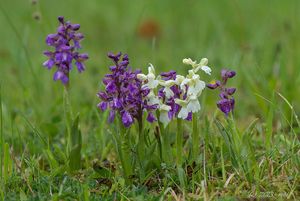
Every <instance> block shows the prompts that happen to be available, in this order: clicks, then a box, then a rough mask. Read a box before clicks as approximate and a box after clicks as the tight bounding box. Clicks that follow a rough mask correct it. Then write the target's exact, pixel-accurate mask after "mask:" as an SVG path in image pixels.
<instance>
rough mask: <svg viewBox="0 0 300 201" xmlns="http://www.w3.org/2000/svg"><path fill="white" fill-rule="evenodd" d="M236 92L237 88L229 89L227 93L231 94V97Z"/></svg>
mask: <svg viewBox="0 0 300 201" xmlns="http://www.w3.org/2000/svg"><path fill="white" fill-rule="evenodd" d="M235 91H236V88H227V89H226V92H227V93H228V94H229V95H233V94H234V93H235Z"/></svg>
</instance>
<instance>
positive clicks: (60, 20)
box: [57, 16, 64, 24]
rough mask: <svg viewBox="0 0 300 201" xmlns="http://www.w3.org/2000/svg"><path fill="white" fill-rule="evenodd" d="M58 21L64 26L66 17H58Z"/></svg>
mask: <svg viewBox="0 0 300 201" xmlns="http://www.w3.org/2000/svg"><path fill="white" fill-rule="evenodd" d="M57 19H58V21H59V22H60V23H62V24H64V17H63V16H58V18H57Z"/></svg>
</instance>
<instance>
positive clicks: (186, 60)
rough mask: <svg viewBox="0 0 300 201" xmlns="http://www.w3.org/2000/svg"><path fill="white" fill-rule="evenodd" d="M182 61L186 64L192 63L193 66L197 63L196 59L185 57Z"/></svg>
mask: <svg viewBox="0 0 300 201" xmlns="http://www.w3.org/2000/svg"><path fill="white" fill-rule="evenodd" d="M182 63H184V64H186V65H191V66H195V65H197V63H196V61H193V60H192V59H191V58H188V59H187V58H185V59H183V60H182Z"/></svg>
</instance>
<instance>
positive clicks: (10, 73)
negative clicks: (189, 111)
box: [0, 0, 300, 201]
mask: <svg viewBox="0 0 300 201" xmlns="http://www.w3.org/2000/svg"><path fill="white" fill-rule="evenodd" d="M299 10H300V1H298V0H286V1H283V0H273V1H271V0H264V1H259V0H252V1H246V0H228V1H225V0H219V1H217V0H215V1H204V0H185V1H181V0H164V1H162V0H131V1H123V0H114V1H112V0H86V1H79V0H60V1H59V0H36V1H34V0H32V1H31V0H0V24H1V31H0V38H1V39H0V95H1V96H0V105H1V106H2V107H0V108H1V109H0V125H1V127H0V137H1V138H0V147H1V150H0V154H1V158H0V159H1V160H0V161H1V166H0V168H1V170H0V173H1V174H0V186H1V188H0V199H1V200H22V201H23V200H24V201H25V200H84V201H88V200H176V201H177V200H260V199H264V200H299V199H300V175H299V174H300V172H299V170H300V142H299V140H300V136H299V134H300V120H299V119H298V116H297V115H298V114H300V104H299V103H300V95H299V94H300V88H299V87H298V86H300V26H299V25H300V12H299ZM60 15H62V16H64V17H65V18H66V19H68V20H70V21H71V22H72V23H79V24H80V25H81V28H80V32H81V33H83V34H84V36H85V38H84V40H83V41H82V46H83V47H82V50H80V52H86V53H88V54H89V57H90V58H89V60H87V61H86V62H85V65H86V70H85V71H84V72H83V73H80V74H79V73H78V72H77V70H76V69H73V70H72V71H71V72H70V97H69V100H70V105H71V108H72V111H73V113H74V114H77V113H79V125H80V130H81V135H82V143H81V152H80V154H81V165H80V168H79V170H76V171H69V170H68V167H67V164H68V163H69V161H68V156H67V155H66V154H65V150H66V144H67V142H66V140H65V136H66V133H67V131H66V130H67V129H66V121H65V112H64V111H65V108H64V107H65V104H64V88H63V85H62V84H61V83H60V81H57V82H54V81H53V73H54V70H53V69H52V70H51V71H48V70H47V69H46V68H45V67H43V65H42V64H43V62H44V61H46V59H47V58H46V57H45V56H44V55H43V51H44V50H49V49H50V48H49V47H47V45H46V43H45V39H46V36H47V35H48V34H50V33H55V31H56V28H57V26H58V21H57V16H60ZM147 26H148V27H147ZM149 27H150V28H149ZM118 51H121V52H122V53H127V54H128V55H129V58H130V66H132V67H134V68H139V69H141V70H143V71H146V70H147V67H148V64H149V63H152V64H153V65H154V66H155V67H156V71H158V72H157V73H161V72H165V71H168V70H171V69H172V70H176V71H177V72H178V73H185V72H186V71H187V70H188V69H187V67H186V66H184V65H183V64H182V59H183V58H187V57H190V58H192V59H195V60H200V59H201V58H203V57H206V58H208V60H209V66H210V67H211V68H212V75H211V76H208V75H204V74H201V79H203V80H206V81H207V82H209V81H211V80H214V79H219V77H220V71H221V69H222V68H229V69H232V70H234V71H236V73H237V75H236V76H235V77H234V79H232V80H230V81H229V83H228V84H229V85H230V86H233V87H236V88H237V92H236V93H235V95H234V97H235V101H236V105H235V109H234V114H233V116H231V117H230V118H225V116H224V115H223V114H222V113H221V112H220V111H219V110H218V109H217V107H216V101H217V99H218V94H217V93H216V92H215V91H211V90H208V89H205V90H204V92H203V94H202V96H201V98H200V102H201V111H200V113H199V124H198V129H199V130H198V131H199V135H200V140H199V156H197V160H195V161H194V160H192V159H191V158H190V156H189V149H190V146H192V145H191V141H190V135H191V133H192V123H190V122H185V123H184V126H183V132H184V139H183V140H184V145H183V146H184V147H183V150H184V153H185V155H184V160H185V163H184V166H183V167H182V168H181V169H180V170H178V168H176V167H175V165H172V163H165V162H161V161H160V159H159V153H158V152H159V149H158V145H157V144H156V138H157V136H154V134H153V129H154V127H152V126H151V125H150V124H146V129H148V133H147V138H149V139H148V140H149V145H148V148H149V149H148V150H147V152H146V153H145V155H146V156H145V158H144V159H145V161H147V162H145V164H147V165H145V166H138V165H137V163H134V164H135V165H136V167H135V169H134V173H133V175H132V177H131V178H130V182H129V183H128V182H127V180H126V181H125V179H124V177H123V175H122V168H121V165H120V161H119V160H118V157H117V152H118V151H117V150H116V148H115V143H116V139H115V136H114V134H113V133H114V132H115V130H116V124H108V123H107V116H108V113H107V112H101V111H100V110H99V109H98V108H97V104H98V103H99V102H100V100H99V98H98V97H97V96H96V94H97V92H98V91H100V90H102V89H103V84H102V78H103V76H104V75H105V74H106V73H108V67H109V66H110V65H111V62H110V61H109V59H108V58H107V56H106V55H107V52H118ZM202 75H203V76H202ZM137 130H138V129H137V128H136V126H133V128H131V136H130V139H131V142H132V143H133V144H131V145H130V146H132V147H135V144H134V142H136V141H137ZM168 134H170V135H169V137H170V139H169V140H170V144H169V145H170V151H171V152H172V153H171V155H173V156H174V155H175V156H176V146H175V145H174V144H175V141H176V139H175V135H176V121H172V122H171V124H170V125H169V128H168ZM131 154H132V155H134V154H135V153H134V152H133V153H131ZM141 169H142V170H141ZM141 171H142V173H141Z"/></svg>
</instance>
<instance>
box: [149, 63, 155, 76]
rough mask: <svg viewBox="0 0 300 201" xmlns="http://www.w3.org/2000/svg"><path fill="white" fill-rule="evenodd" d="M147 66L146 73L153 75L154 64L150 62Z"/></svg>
mask: <svg viewBox="0 0 300 201" xmlns="http://www.w3.org/2000/svg"><path fill="white" fill-rule="evenodd" d="M149 65H150V66H149V67H148V73H149V74H153V75H155V69H154V66H153V65H152V64H151V63H149Z"/></svg>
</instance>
